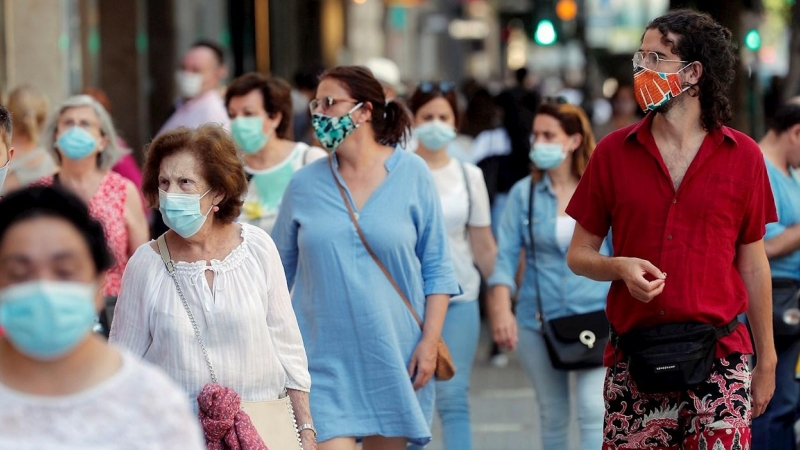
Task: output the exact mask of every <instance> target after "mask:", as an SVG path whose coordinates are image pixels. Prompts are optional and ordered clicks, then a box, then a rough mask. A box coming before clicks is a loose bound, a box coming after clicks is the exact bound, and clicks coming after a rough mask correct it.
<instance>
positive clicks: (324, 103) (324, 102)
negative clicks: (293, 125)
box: [308, 96, 358, 114]
mask: <svg viewBox="0 0 800 450" xmlns="http://www.w3.org/2000/svg"><path fill="white" fill-rule="evenodd" d="M338 103H358V100H353V99H352V98H333V97H331V96H328V97H322V98H315V99H313V100H311V102H309V104H308V109H309V111H311V114H314V111H316V110H317V109H318V108H319V109H321V110H322V112H323V113H327V112H328V111H330V110H331V108H333V107H334V106H335V105H336V104H338Z"/></svg>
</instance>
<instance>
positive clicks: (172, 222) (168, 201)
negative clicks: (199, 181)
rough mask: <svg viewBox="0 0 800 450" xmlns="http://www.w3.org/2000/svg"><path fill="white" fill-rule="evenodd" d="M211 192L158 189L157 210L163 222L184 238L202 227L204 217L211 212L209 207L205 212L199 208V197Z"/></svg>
mask: <svg viewBox="0 0 800 450" xmlns="http://www.w3.org/2000/svg"><path fill="white" fill-rule="evenodd" d="M209 192H211V189H209V190H207V191H206V193H205V194H203V195H200V194H173V193H170V192H165V191H164V190H162V189H159V190H158V210H159V211H161V218H162V219H164V224H165V225H166V226H168V227H169V228H170V229H171V230H172V231H174V232H176V233H178V235H180V236H181V237H183V238H184V239H188V238H190V237H192V236H194V235H195V234H197V232H198V231H200V228H202V227H203V224H204V223H205V222H206V218H207V217H208V215H209V214H210V213H211V209H213V208H214V206H213V205H212V206H211V209H209V210H208V212H206V213H205V214H203V212H202V211H201V210H200V199H201V198H203V197H205V196H206V194H208V193H209Z"/></svg>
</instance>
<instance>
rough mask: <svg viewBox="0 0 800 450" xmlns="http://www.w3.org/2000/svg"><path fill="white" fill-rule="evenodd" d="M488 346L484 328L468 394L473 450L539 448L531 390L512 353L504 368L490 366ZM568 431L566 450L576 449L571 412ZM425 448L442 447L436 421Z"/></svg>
mask: <svg viewBox="0 0 800 450" xmlns="http://www.w3.org/2000/svg"><path fill="white" fill-rule="evenodd" d="M489 343H490V336H489V333H488V330H487V329H486V326H485V325H484V327H483V331H482V334H481V343H480V346H479V348H478V356H477V358H476V361H475V366H474V367H473V371H472V391H471V393H470V406H471V410H472V434H473V447H474V448H475V449H476V450H510V449H538V448H540V445H541V444H540V439H541V437H540V436H541V426H540V423H539V411H538V407H537V406H536V394H535V392H534V391H533V387H532V386H531V383H530V381H529V380H528V378H527V377H526V376H525V373H524V372H523V371H522V367H521V366H520V364H519V361H518V360H517V358H516V355H514V354H513V353H512V354H510V355H509V360H510V361H509V364H508V366H507V367H505V368H502V369H500V368H496V367H493V366H491V365H490V364H489V363H488V353H489ZM543 362H544V363H547V362H546V361H543ZM573 405H574V403H573ZM573 411H574V407H573ZM570 430H571V432H570V436H572V437H573V441H572V446H571V447H570V449H568V450H577V449H578V447H577V441H576V440H575V439H574V438H577V436H578V428H577V424H576V422H575V420H574V413H573V420H572V422H571V426H570ZM426 448H428V449H430V450H442V449H443V448H444V443H443V442H442V435H441V427H440V424H439V421H438V419H434V422H433V442H432V443H431V444H430V445H428V447H426ZM550 450H554V449H550Z"/></svg>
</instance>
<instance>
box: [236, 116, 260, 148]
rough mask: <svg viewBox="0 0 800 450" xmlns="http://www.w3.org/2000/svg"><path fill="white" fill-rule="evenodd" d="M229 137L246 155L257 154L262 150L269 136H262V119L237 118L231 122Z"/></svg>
mask: <svg viewBox="0 0 800 450" xmlns="http://www.w3.org/2000/svg"><path fill="white" fill-rule="evenodd" d="M231 135H233V140H234V142H236V145H238V146H239V148H240V149H242V151H243V152H245V153H247V154H251V155H252V154H253V153H257V152H258V151H259V150H261V149H262V148H264V145H266V143H267V141H268V140H269V136H268V135H266V134H264V118H263V117H261V116H258V117H238V118H236V119H234V120H233V122H231Z"/></svg>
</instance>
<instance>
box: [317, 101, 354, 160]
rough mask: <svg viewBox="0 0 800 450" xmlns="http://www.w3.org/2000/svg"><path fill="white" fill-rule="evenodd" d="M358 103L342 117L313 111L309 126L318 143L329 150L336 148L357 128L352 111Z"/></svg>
mask: <svg viewBox="0 0 800 450" xmlns="http://www.w3.org/2000/svg"><path fill="white" fill-rule="evenodd" d="M361 105H363V103H359V104H357V105H356V106H354V107H353V109H351V110H350V111H347V114H345V115H343V116H342V117H333V116H326V115H325V114H320V113H314V114H313V115H312V116H311V126H312V127H314V133H315V134H316V135H317V139H319V143H320V144H321V145H322V146H323V147H324V148H325V149H326V150H328V151H329V152H332V151H334V150H336V147H338V146H339V144H341V143H342V142H343V141H344V140H345V139H346V138H347V136H350V134H351V133H352V132H353V131H355V130H356V128H358V125H356V123H355V122H354V121H353V116H352V114H353V112H354V111H355V110H357V109H358V108H360V107H361Z"/></svg>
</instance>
